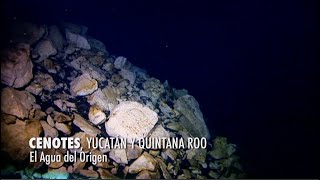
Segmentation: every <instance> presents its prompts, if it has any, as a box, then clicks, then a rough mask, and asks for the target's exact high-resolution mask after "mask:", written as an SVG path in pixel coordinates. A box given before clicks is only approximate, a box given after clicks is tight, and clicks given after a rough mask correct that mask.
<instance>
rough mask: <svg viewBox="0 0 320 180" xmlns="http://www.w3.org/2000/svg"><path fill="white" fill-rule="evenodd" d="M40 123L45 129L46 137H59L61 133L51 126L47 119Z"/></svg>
mask: <svg viewBox="0 0 320 180" xmlns="http://www.w3.org/2000/svg"><path fill="white" fill-rule="evenodd" d="M40 123H41V126H42V128H43V131H44V137H53V138H54V137H58V135H59V133H58V131H57V130H56V129H55V128H53V127H51V126H50V125H49V124H48V123H47V122H46V121H40Z"/></svg>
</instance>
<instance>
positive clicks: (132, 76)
mask: <svg viewBox="0 0 320 180" xmlns="http://www.w3.org/2000/svg"><path fill="white" fill-rule="evenodd" d="M119 74H120V75H121V76H122V77H123V78H124V79H127V80H129V82H130V84H131V85H133V84H134V82H135V80H136V74H135V73H134V72H132V71H129V70H126V69H121V71H120V72H119Z"/></svg>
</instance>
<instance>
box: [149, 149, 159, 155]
mask: <svg viewBox="0 0 320 180" xmlns="http://www.w3.org/2000/svg"><path fill="white" fill-rule="evenodd" d="M149 154H151V155H152V156H154V157H156V156H158V155H159V154H160V150H152V149H151V150H150V151H149Z"/></svg>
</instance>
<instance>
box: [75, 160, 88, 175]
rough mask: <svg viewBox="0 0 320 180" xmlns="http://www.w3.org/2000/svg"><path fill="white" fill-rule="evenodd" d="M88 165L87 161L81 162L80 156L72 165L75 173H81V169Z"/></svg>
mask: <svg viewBox="0 0 320 180" xmlns="http://www.w3.org/2000/svg"><path fill="white" fill-rule="evenodd" d="M85 165H86V162H81V161H80V158H79V157H77V160H76V161H75V162H74V163H73V166H72V172H73V173H79V172H80V170H82V169H83V168H84V167H85Z"/></svg>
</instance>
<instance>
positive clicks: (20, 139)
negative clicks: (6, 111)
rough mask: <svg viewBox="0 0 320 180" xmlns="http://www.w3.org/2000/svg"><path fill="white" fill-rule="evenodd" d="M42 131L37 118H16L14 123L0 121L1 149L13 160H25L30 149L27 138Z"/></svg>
mask: <svg viewBox="0 0 320 180" xmlns="http://www.w3.org/2000/svg"><path fill="white" fill-rule="evenodd" d="M41 132H42V127H41V124H40V122H39V121H38V120H26V121H21V120H18V119H17V120H16V123H15V124H6V123H4V122H1V150H2V151H6V152H8V154H9V155H10V157H11V158H12V159H14V160H25V159H26V158H27V157H28V156H29V152H30V150H31V148H30V146H29V140H30V138H32V137H38V136H39V135H40V134H41Z"/></svg>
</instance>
